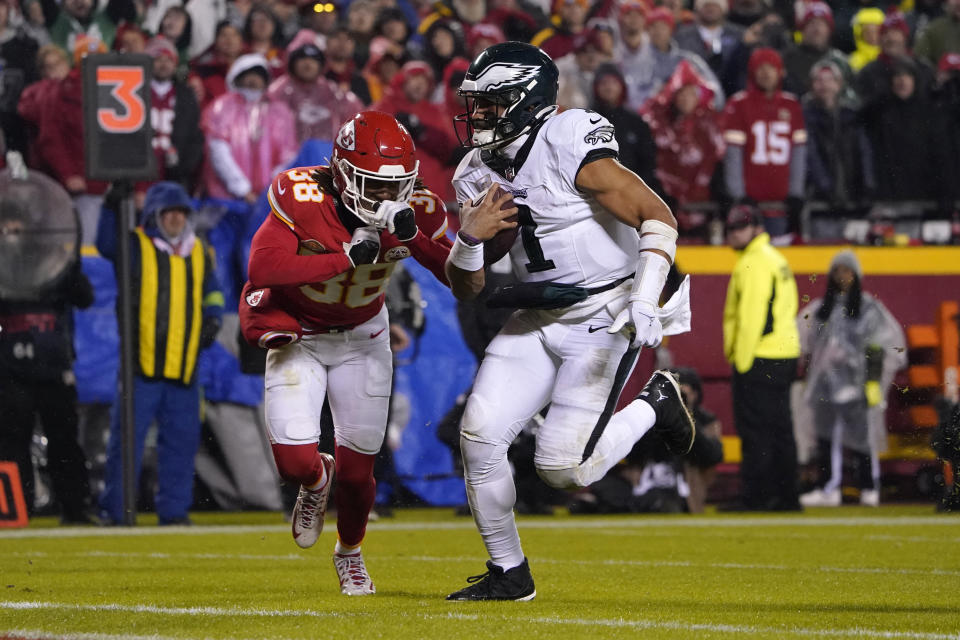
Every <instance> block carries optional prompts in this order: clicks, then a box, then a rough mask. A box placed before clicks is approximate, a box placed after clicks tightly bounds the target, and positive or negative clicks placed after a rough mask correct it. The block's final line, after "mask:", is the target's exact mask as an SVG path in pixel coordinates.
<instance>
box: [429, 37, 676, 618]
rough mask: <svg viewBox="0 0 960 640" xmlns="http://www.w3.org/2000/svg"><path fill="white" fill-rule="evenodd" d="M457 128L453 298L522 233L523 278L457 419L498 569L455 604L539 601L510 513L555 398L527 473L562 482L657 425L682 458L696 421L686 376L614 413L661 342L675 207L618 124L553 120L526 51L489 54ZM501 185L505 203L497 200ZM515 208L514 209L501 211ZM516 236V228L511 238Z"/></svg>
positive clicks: (517, 248)
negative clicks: (493, 249)
mask: <svg viewBox="0 0 960 640" xmlns="http://www.w3.org/2000/svg"><path fill="white" fill-rule="evenodd" d="M460 95H461V96H463V97H464V98H465V99H466V106H467V111H466V113H464V114H462V115H461V116H459V117H457V118H456V120H455V126H456V127H457V128H458V135H459V134H461V133H462V134H463V135H460V138H461V143H462V144H464V146H468V147H471V148H472V150H471V151H470V152H469V153H468V154H467V155H466V157H465V158H464V159H463V161H462V162H461V163H460V166H459V167H458V168H457V171H456V174H455V175H454V179H453V184H454V187H455V189H456V192H457V199H458V200H459V201H460V203H461V214H460V215H461V230H460V232H459V234H458V236H457V239H456V241H455V242H454V247H453V250H452V251H451V253H450V256H449V258H448V259H447V264H446V271H447V276H448V277H449V280H450V284H451V288H452V289H453V292H454V295H455V296H457V298H459V299H470V298H472V297H474V296H476V295H477V293H478V292H479V291H480V290H481V289H482V288H483V285H484V271H483V267H484V259H483V242H484V241H487V240H490V239H492V238H493V237H494V236H495V235H496V234H497V233H498V232H502V231H504V230H510V229H511V228H513V227H515V226H517V224H518V223H514V222H509V221H508V220H507V218H510V217H512V216H513V215H514V214H517V215H518V216H519V234H518V235H519V241H516V242H514V243H513V245H512V248H511V249H510V257H511V261H512V264H513V268H514V272H515V275H516V276H517V277H518V279H519V280H520V283H519V284H518V285H516V286H514V287H508V288H504V289H503V290H501V291H499V295H498V294H496V293H495V294H494V296H493V297H494V301H495V302H494V303H496V301H497V299H498V298H499V301H500V302H501V303H502V304H504V305H515V306H517V307H520V310H519V311H518V312H516V313H515V314H514V315H513V316H512V317H511V318H510V320H509V321H508V322H507V324H506V326H505V327H504V328H503V330H501V332H500V333H499V334H498V335H497V337H496V338H494V340H493V341H492V342H491V343H490V345H489V347H488V348H487V351H486V355H485V356H484V359H483V362H482V364H481V366H480V370H479V371H478V373H477V378H476V381H475V383H474V386H473V391H472V393H471V395H470V398H469V400H468V401H467V406H466V411H465V413H464V416H463V420H462V422H461V425H460V447H461V450H462V453H463V463H464V469H465V478H466V485H467V498H468V501H469V503H470V508H471V510H472V511H473V517H474V520H475V522H476V525H477V528H478V529H479V531H480V535H481V537H482V538H483V542H484V544H485V545H486V548H487V552H488V553H489V555H490V561H488V562H487V572H486V573H485V574H483V575H481V576H476V577H474V578H471V579H470V580H469V582H470V583H471V585H470V586H468V587H466V588H464V589H462V590H460V591H457V592H455V593H452V594H450V595H449V596H447V599H448V600H530V599H532V598H533V597H534V596H535V595H536V589H535V587H534V582H533V578H532V576H531V574H530V568H529V565H528V564H527V560H526V558H525V557H524V554H523V550H522V549H521V546H520V537H519V534H518V533H517V527H516V524H515V522H514V517H513V505H514V502H515V500H516V492H515V489H514V483H513V478H512V476H511V472H510V468H509V466H508V463H507V448H508V447H509V445H510V443H511V441H513V439H514V437H515V436H516V435H517V433H518V431H519V430H520V429H521V428H522V427H523V425H524V424H526V422H527V421H528V420H529V419H530V418H531V417H532V416H533V415H534V414H536V413H537V412H539V411H540V410H541V409H542V408H543V407H545V406H546V405H547V404H549V405H550V409H549V411H548V413H547V415H546V419H545V420H544V423H543V425H542V427H541V428H540V430H539V433H538V435H537V445H536V453H535V456H534V463H535V465H536V468H537V471H538V473H539V474H540V476H541V478H543V480H544V481H545V482H546V483H547V484H549V485H550V486H553V487H560V488H572V487H584V486H587V485H589V484H591V483H593V482H595V481H596V480H599V479H600V478H601V477H603V475H604V474H605V473H606V471H607V470H608V469H609V468H610V467H612V466H613V465H614V464H616V463H617V462H618V461H619V460H621V459H622V458H623V457H625V456H626V455H627V453H628V452H629V451H630V449H631V448H633V445H634V443H636V441H637V440H639V439H640V437H641V436H643V435H644V434H645V433H646V432H647V431H649V430H650V429H651V428H652V429H654V430H655V431H656V432H658V433H659V434H660V436H661V437H662V438H663V440H664V441H665V442H666V443H667V445H668V446H669V447H670V448H671V449H672V450H673V451H676V452H678V453H686V452H687V451H688V450H689V449H690V446H691V445H692V444H693V435H694V429H693V421H692V419H691V418H690V415H689V413H688V411H687V409H686V407H685V406H684V404H683V400H682V398H681V395H680V390H679V387H678V385H677V381H676V380H675V379H674V378H673V376H672V375H671V374H670V373H668V372H665V371H658V372H656V373H655V374H654V375H653V377H652V378H651V379H650V381H649V382H648V383H647V385H646V387H644V390H643V391H642V392H641V393H640V395H639V396H638V398H637V399H635V400H634V401H633V402H632V403H630V404H629V405H628V406H627V407H625V408H624V409H622V410H621V411H619V412H616V413H614V408H615V405H616V402H617V398H618V396H619V393H620V390H621V389H622V386H623V383H624V382H625V381H626V378H627V377H628V376H629V373H630V371H631V370H632V368H633V365H634V363H635V361H636V355H637V352H638V351H639V348H640V347H642V346H649V347H656V346H657V345H659V344H660V342H661V340H662V338H663V332H664V328H663V325H662V323H661V319H663V322H664V323H668V324H669V321H670V320H671V319H672V318H671V317H669V316H665V315H664V312H663V310H661V309H660V307H659V298H660V293H661V290H662V288H663V285H664V282H665V280H666V276H667V272H668V270H669V268H670V264H671V262H672V261H673V257H674V254H675V252H676V240H677V231H676V221H675V220H674V217H673V214H671V212H670V209H669V208H668V207H667V206H666V205H665V204H664V203H663V201H662V200H660V198H658V197H657V195H656V194H655V193H653V191H651V190H650V189H649V188H648V187H647V185H646V184H644V182H643V181H642V180H641V179H640V178H639V177H637V176H636V174H634V173H632V172H630V171H629V170H627V169H625V168H624V167H623V166H622V165H621V164H620V163H619V162H617V150H618V147H617V142H616V140H615V139H614V135H613V133H614V129H613V127H612V126H611V124H610V123H609V122H608V121H607V120H606V119H605V118H603V117H602V116H600V115H599V114H597V113H593V112H591V111H583V110H580V109H570V110H568V111H564V112H563V113H557V106H556V96H557V68H556V66H555V65H554V63H553V61H552V60H551V59H550V57H549V56H547V55H546V54H545V53H543V52H542V51H541V50H540V49H538V48H537V47H535V46H533V45H529V44H524V43H519V42H506V43H501V44H497V45H494V46H492V47H489V48H488V49H486V50H485V51H483V52H482V53H481V54H480V55H479V56H478V57H477V58H476V60H474V61H473V63H472V64H471V65H470V68H469V69H468V71H467V74H466V77H465V78H464V80H463V83H462V84H461V87H460ZM492 185H500V186H501V187H502V188H503V189H505V190H506V191H508V192H509V193H508V194H506V195H502V196H499V197H497V196H496V193H497V189H496V188H493V187H492ZM511 197H512V198H513V201H514V203H515V206H514V207H509V208H506V209H501V206H504V207H508V206H509V199H510V198H511ZM506 232H508V233H509V231H506Z"/></svg>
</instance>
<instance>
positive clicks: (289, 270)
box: [248, 167, 452, 330]
mask: <svg viewBox="0 0 960 640" xmlns="http://www.w3.org/2000/svg"><path fill="white" fill-rule="evenodd" d="M315 169H325V167H323V168H321V167H298V168H295V169H291V170H289V171H284V172H283V173H281V174H279V175H278V176H277V177H275V178H274V179H273V182H272V183H271V184H270V189H269V191H268V193H267V196H268V199H269V201H270V209H271V212H270V215H268V216H267V219H266V220H264V221H263V224H262V225H260V228H259V229H258V230H257V233H256V235H254V238H253V244H252V246H251V250H250V265H249V269H248V271H249V276H250V283H251V285H252V286H253V287H254V288H257V289H261V288H265V287H269V288H270V290H271V292H272V294H273V297H274V299H275V304H276V305H277V306H278V307H280V308H282V309H283V310H284V311H286V312H287V313H288V314H290V315H291V316H293V317H294V318H296V319H297V320H298V321H299V322H300V324H301V325H302V326H304V327H305V328H306V329H308V330H310V329H313V330H324V329H342V328H350V327H355V326H357V325H359V324H362V323H364V322H366V321H367V320H369V319H370V318H372V317H374V316H375V315H377V313H378V312H379V311H380V308H381V307H382V306H383V299H384V295H385V292H386V290H387V283H388V281H389V279H390V274H392V273H393V270H394V268H395V267H396V263H397V262H398V261H400V260H402V259H404V258H407V257H410V256H411V255H412V256H413V257H414V258H416V260H417V262H419V263H420V264H422V265H423V266H425V267H427V268H428V269H430V271H432V272H433V274H434V275H435V276H437V278H438V279H440V280H441V281H442V282H444V283H445V284H446V282H447V279H446V275H445V274H444V270H443V268H444V264H445V262H446V260H447V255H448V254H449V253H450V247H451V246H452V244H451V242H450V241H449V240H448V239H447V237H446V230H447V213H446V208H445V207H444V205H443V202H442V201H441V200H440V199H439V198H438V197H437V196H436V195H435V194H433V193H432V192H430V191H427V190H417V191H415V192H414V194H413V197H411V198H410V206H411V207H413V210H414V213H415V214H416V221H417V227H418V228H419V231H418V232H417V235H416V237H414V238H413V239H412V240H409V241H407V242H400V241H399V240H397V239H396V237H394V236H393V234H391V233H389V232H388V231H383V232H382V233H381V234H380V256H379V258H378V259H377V262H376V263H374V264H362V265H358V266H357V267H352V266H351V265H350V258H348V257H347V255H346V253H345V251H344V244H349V242H350V240H351V237H352V235H353V233H352V231H351V230H349V229H348V228H347V227H346V226H344V223H343V222H342V221H341V219H340V216H339V214H338V213H337V206H336V203H335V199H334V198H333V197H332V196H330V195H329V194H327V193H324V192H323V191H321V190H320V186H319V185H318V184H317V183H316V182H315V181H314V180H313V178H311V177H310V174H311V173H312V172H313V171H314V170H315Z"/></svg>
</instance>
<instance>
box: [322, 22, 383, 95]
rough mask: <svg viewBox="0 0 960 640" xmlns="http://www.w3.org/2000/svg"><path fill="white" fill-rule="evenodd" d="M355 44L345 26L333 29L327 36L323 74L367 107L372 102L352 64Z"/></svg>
mask: <svg viewBox="0 0 960 640" xmlns="http://www.w3.org/2000/svg"><path fill="white" fill-rule="evenodd" d="M356 47H357V43H356V41H355V40H354V39H353V35H352V34H351V33H350V30H349V29H348V28H347V26H346V25H339V26H337V27H334V29H333V31H332V32H331V33H329V34H328V35H327V49H326V52H325V53H326V56H327V66H326V68H325V69H324V71H323V74H324V75H325V76H326V77H327V79H329V80H333V81H334V82H335V83H337V86H338V87H340V89H341V90H342V91H353V93H354V94H355V95H356V96H357V97H358V98H360V101H361V102H362V103H363V104H365V105H367V104H370V103H371V102H372V100H371V99H370V89H369V87H368V86H367V81H366V79H365V78H364V77H363V75H362V74H361V73H360V72H359V71H358V70H357V64H356V62H354V55H353V54H354V51H356Z"/></svg>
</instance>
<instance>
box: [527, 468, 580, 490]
mask: <svg viewBox="0 0 960 640" xmlns="http://www.w3.org/2000/svg"><path fill="white" fill-rule="evenodd" d="M537 475H538V476H540V479H541V480H543V481H544V482H545V483H546V484H547V485H548V486H550V487H553V488H554V489H579V488H582V487H584V486H585V485H584V483H583V481H582V480H581V479H580V467H566V468H564V469H544V468H543V467H540V466H538V467H537Z"/></svg>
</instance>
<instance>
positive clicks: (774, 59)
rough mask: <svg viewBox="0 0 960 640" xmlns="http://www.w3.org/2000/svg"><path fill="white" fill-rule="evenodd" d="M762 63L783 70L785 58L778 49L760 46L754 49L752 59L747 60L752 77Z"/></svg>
mask: <svg viewBox="0 0 960 640" xmlns="http://www.w3.org/2000/svg"><path fill="white" fill-rule="evenodd" d="M762 64H770V65H773V66H774V67H776V68H777V69H779V70H780V71H783V58H781V57H780V54H779V53H777V50H776V49H771V48H770V47H758V48H756V49H754V50H753V53H751V54H750V61H749V62H747V70H748V71H749V72H750V77H751V78H752V77H753V75H754V74H755V73H756V71H757V69H758V68H759V67H760V65H762Z"/></svg>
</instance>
